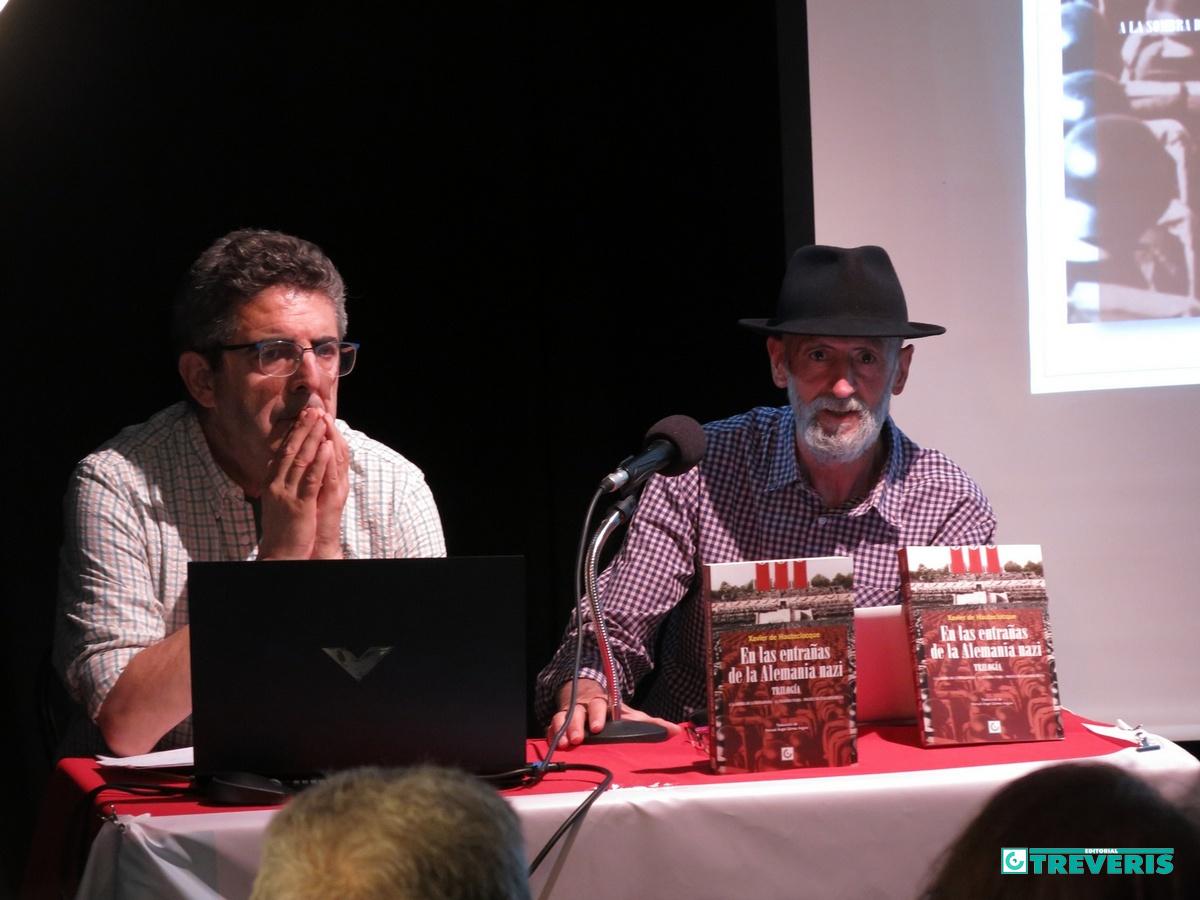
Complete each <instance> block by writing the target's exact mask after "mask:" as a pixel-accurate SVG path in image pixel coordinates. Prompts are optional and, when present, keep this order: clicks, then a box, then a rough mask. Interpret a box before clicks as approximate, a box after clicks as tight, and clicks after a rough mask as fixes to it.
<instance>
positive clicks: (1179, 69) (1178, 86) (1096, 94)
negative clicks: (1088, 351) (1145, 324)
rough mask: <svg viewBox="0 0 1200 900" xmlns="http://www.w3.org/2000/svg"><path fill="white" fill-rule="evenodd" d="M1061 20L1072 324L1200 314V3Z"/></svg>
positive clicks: (1140, 6)
mask: <svg viewBox="0 0 1200 900" xmlns="http://www.w3.org/2000/svg"><path fill="white" fill-rule="evenodd" d="M1061 12H1062V37H1063V50H1062V67H1063V79H1062V92H1063V132H1064V141H1065V147H1064V159H1063V163H1064V172H1065V186H1066V202H1067V223H1066V224H1067V226H1068V229H1069V231H1068V238H1069V240H1070V244H1069V246H1068V248H1067V296H1068V320H1069V321H1070V322H1096V321H1114V320H1122V319H1160V318H1169V317H1173V316H1190V315H1200V303H1198V302H1197V301H1196V296H1197V294H1196V287H1197V278H1196V250H1197V244H1196V228H1195V226H1194V219H1195V216H1194V214H1193V208H1192V204H1191V201H1192V198H1194V197H1195V196H1196V190H1197V187H1198V186H1200V185H1198V183H1197V180H1198V179H1200V172H1198V171H1197V166H1196V159H1195V144H1194V141H1193V138H1192V135H1193V134H1194V133H1195V126H1196V125H1197V123H1198V116H1197V110H1198V109H1200V32H1196V31H1192V30H1191V20H1192V19H1195V16H1193V15H1191V14H1193V13H1195V14H1198V15H1200V0H1150V2H1148V3H1147V2H1145V0H1140V2H1137V3H1129V2H1120V0H1118V2H1100V3H1097V4H1096V5H1092V4H1089V3H1084V2H1079V0H1075V2H1069V3H1064V4H1062V10H1061ZM1185 14H1186V15H1189V19H1186V20H1185V19H1183V18H1180V17H1181V16H1183V15H1185ZM1192 88H1195V89H1196V90H1197V95H1196V97H1195V98H1193V97H1192V96H1191V89H1192Z"/></svg>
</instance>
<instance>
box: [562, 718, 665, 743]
mask: <svg viewBox="0 0 1200 900" xmlns="http://www.w3.org/2000/svg"><path fill="white" fill-rule="evenodd" d="M668 737H670V735H669V734H668V733H667V729H665V728H663V727H662V726H661V725H656V724H655V723H654V722H635V721H631V720H630V719H621V720H620V721H618V722H613V721H611V720H610V721H608V722H606V723H605V724H604V727H603V728H601V729H600V730H599V731H597V732H591V731H589V732H588V733H587V734H585V735H584V737H583V742H584V743H585V744H657V743H659V742H660V741H665V740H666V739H667V738H668Z"/></svg>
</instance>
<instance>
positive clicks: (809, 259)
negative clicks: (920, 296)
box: [738, 244, 946, 338]
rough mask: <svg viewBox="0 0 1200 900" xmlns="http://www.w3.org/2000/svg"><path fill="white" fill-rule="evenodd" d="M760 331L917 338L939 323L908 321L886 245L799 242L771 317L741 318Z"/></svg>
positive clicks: (937, 327) (931, 331)
mask: <svg viewBox="0 0 1200 900" xmlns="http://www.w3.org/2000/svg"><path fill="white" fill-rule="evenodd" d="M738 324H740V325H744V326H745V327H746V328H749V329H750V330H751V331H757V332H759V333H760V334H821V335H828V336H831V337H833V336H838V337H900V338H919V337H929V336H930V335H934V334H943V333H945V331H946V329H945V328H943V327H942V326H941V325H929V324H926V323H925V322H910V321H908V306H907V304H905V302H904V291H903V289H902V288H901V287H900V279H899V278H898V277H896V270H895V269H894V268H893V267H892V261H891V259H889V258H888V255H887V251H886V250H884V249H883V248H882V247H852V248H844V247H823V246H821V245H819V244H814V245H812V246H808V247H801V248H800V249H799V250H797V251H796V252H795V253H793V254H792V258H791V259H790V260H789V261H788V267H787V273H786V274H785V275H784V276H783V286H782V287H781V288H780V289H779V305H778V306H777V307H776V308H775V316H774V318H770V319H740V320H739V322H738Z"/></svg>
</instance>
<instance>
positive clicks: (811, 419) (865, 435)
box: [787, 378, 892, 465]
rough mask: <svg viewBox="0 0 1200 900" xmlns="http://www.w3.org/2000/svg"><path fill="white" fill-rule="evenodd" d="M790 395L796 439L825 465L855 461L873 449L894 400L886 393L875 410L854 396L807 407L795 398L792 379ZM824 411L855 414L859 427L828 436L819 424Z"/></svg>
mask: <svg viewBox="0 0 1200 900" xmlns="http://www.w3.org/2000/svg"><path fill="white" fill-rule="evenodd" d="M787 394H788V402H789V403H791V405H792V413H793V414H794V415H795V417H796V437H797V439H799V440H800V441H801V443H803V444H804V447H805V448H806V449H807V450H808V451H809V453H810V454H811V455H812V457H813V459H814V460H816V461H817V462H819V463H821V464H822V465H830V464H833V463H848V462H854V460H856V459H858V458H859V457H861V456H862V455H863V454H864V453H866V452H867V451H868V450H870V449H871V448H872V447H874V446H875V442H876V441H877V440H878V439H879V432H880V431H881V430H882V429H883V423H884V422H886V421H887V417H888V409H889V408H890V406H891V399H892V398H891V394H890V393H885V394H884V395H883V399H882V400H880V402H879V406H878V407H877V408H875V409H871V408H870V407H869V406H867V405H866V404H865V403H863V402H862V401H861V400H857V399H855V398H853V397H848V398H846V399H845V400H838V399H836V398H834V397H818V398H817V399H815V400H814V401H813V402H812V403H810V404H808V405H805V404H804V403H802V402H801V401H800V398H799V397H797V396H796V390H795V387H794V386H793V384H792V379H791V378H789V379H788V384H787ZM822 410H831V411H833V412H856V413H858V414H859V416H860V421H859V426H858V427H857V428H856V429H854V430H853V431H852V432H850V433H849V434H842V433H838V434H827V433H826V432H825V430H824V429H823V428H821V426H820V424H819V423H818V422H817V413H819V412H821V411H822Z"/></svg>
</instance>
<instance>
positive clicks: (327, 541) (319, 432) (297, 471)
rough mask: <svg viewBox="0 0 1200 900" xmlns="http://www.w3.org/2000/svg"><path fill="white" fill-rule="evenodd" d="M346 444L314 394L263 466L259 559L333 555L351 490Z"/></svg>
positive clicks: (335, 555) (338, 551)
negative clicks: (265, 468)
mask: <svg viewBox="0 0 1200 900" xmlns="http://www.w3.org/2000/svg"><path fill="white" fill-rule="evenodd" d="M349 476H350V448H349V446H348V445H347V444H346V440H345V438H343V437H342V436H341V434H340V433H339V432H338V430H337V427H336V425H335V424H334V420H333V416H332V415H331V414H330V413H329V412H327V411H326V410H325V408H324V405H323V404H321V401H320V400H319V399H318V398H316V395H311V396H310V398H309V403H308V405H306V406H304V407H303V408H302V409H301V410H300V412H299V413H298V414H297V415H296V418H295V420H294V421H293V423H292V427H291V430H290V431H289V432H288V434H287V436H286V437H285V438H284V440H283V443H282V444H281V445H280V447H279V450H278V451H277V452H276V453H275V456H274V457H273V458H272V459H271V461H270V462H269V463H268V465H267V476H266V482H265V484H264V485H263V488H262V492H261V493H260V495H259V496H260V497H261V501H262V539H261V540H260V541H259V558H260V559H336V558H339V557H341V555H342V543H341V526H342V509H343V508H344V507H345V505H346V497H347V495H348V494H349V491H350V478H349Z"/></svg>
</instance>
